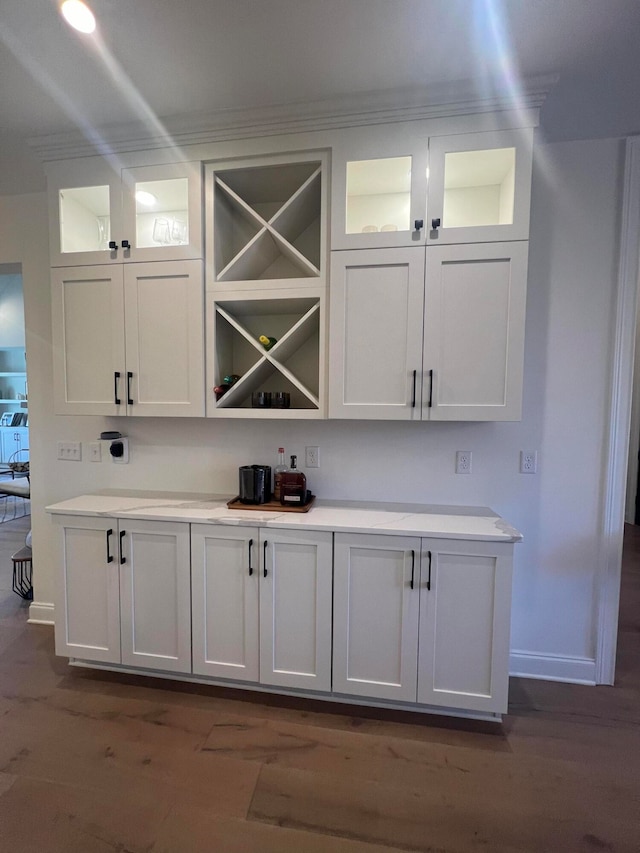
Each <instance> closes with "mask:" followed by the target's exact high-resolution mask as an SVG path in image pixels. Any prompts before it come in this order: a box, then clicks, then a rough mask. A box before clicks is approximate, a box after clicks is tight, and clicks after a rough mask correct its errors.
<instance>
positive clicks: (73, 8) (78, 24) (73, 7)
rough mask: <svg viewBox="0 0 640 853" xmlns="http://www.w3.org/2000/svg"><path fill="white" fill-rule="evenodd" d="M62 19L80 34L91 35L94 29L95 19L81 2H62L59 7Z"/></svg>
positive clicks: (78, 0) (66, 0)
mask: <svg viewBox="0 0 640 853" xmlns="http://www.w3.org/2000/svg"><path fill="white" fill-rule="evenodd" d="M60 11H61V12H62V15H63V17H64V19H65V20H66V21H67V23H69V24H70V25H71V26H72V27H73V28H74V29H75V30H79V32H81V33H92V32H93V31H94V30H95V28H96V19H95V17H94V15H93V12H92V11H91V9H90V8H89V7H88V6H86V5H85V4H84V3H83V2H82V0H64V3H62V5H61V6H60Z"/></svg>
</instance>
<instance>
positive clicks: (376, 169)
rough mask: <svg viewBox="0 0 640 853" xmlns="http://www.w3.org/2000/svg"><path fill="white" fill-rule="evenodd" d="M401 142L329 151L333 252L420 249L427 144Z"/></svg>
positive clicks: (372, 139)
mask: <svg viewBox="0 0 640 853" xmlns="http://www.w3.org/2000/svg"><path fill="white" fill-rule="evenodd" d="M403 138H404V141H403V143H402V145H398V143H397V142H393V143H390V142H389V143H387V144H381V143H380V139H379V134H370V133H367V134H366V138H363V139H361V140H360V142H359V143H355V144H351V143H347V144H344V143H343V144H341V143H340V142H339V141H338V142H337V144H335V145H334V146H333V149H332V193H331V195H332V210H331V222H332V228H331V246H332V248H333V249H374V248H388V247H393V246H415V245H421V244H422V245H424V241H425V231H424V225H425V224H426V223H425V221H424V220H425V207H426V197H427V158H428V138H427V137H426V136H423V137H420V138H415V137H414V138H413V139H409V140H407V139H406V134H405V135H404V137H403Z"/></svg>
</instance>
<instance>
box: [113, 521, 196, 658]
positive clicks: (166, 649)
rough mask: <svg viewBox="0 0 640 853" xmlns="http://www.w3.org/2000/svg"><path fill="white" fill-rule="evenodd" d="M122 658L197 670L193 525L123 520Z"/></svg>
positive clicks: (120, 533) (120, 554) (120, 546)
mask: <svg viewBox="0 0 640 853" xmlns="http://www.w3.org/2000/svg"><path fill="white" fill-rule="evenodd" d="M118 561H119V564H120V600H121V625H122V663H123V664H126V665H127V666H136V667H144V668H146V669H159V670H166V671H168V672H191V600H190V598H191V595H190V592H191V583H190V569H191V565H190V546H189V525H188V524H182V523H178V522H164V521H163V522H158V521H138V520H135V519H120V521H119V528H118Z"/></svg>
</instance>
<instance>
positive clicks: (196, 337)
mask: <svg viewBox="0 0 640 853" xmlns="http://www.w3.org/2000/svg"><path fill="white" fill-rule="evenodd" d="M124 292H125V306H124V316H125V328H126V379H125V382H124V384H123V389H122V393H123V394H125V400H126V402H127V405H128V413H129V414H131V415H138V416H141V415H146V416H149V417H156V416H164V417H167V416H169V417H203V416H204V413H205V388H204V281H203V271H202V262H201V261H162V262H158V263H147V264H130V265H128V266H126V267H125V269H124Z"/></svg>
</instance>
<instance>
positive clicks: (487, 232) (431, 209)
mask: <svg viewBox="0 0 640 853" xmlns="http://www.w3.org/2000/svg"><path fill="white" fill-rule="evenodd" d="M532 144H533V130H532V129H531V128H520V129H518V130H507V131H504V130H501V131H491V132H484V133H464V134H456V135H455V136H438V137H432V138H431V139H430V140H429V191H428V194H427V222H426V223H425V224H426V226H427V228H426V229H425V234H426V235H427V242H428V243H431V244H447V243H478V242H488V241H496V240H528V239H529V208H530V203H531V163H532Z"/></svg>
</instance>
